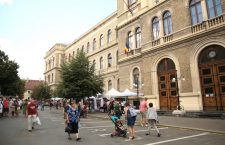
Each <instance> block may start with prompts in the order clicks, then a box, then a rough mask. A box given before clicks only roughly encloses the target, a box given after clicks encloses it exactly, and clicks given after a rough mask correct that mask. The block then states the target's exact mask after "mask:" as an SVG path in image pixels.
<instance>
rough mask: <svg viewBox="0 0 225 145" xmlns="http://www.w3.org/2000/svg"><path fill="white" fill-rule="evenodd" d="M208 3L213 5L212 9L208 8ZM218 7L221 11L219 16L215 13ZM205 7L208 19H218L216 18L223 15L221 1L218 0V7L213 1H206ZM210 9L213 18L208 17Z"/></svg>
mask: <svg viewBox="0 0 225 145" xmlns="http://www.w3.org/2000/svg"><path fill="white" fill-rule="evenodd" d="M209 1H211V3H212V5H213V6H212V7H209ZM218 6H220V9H221V12H222V13H221V14H218V12H217V10H218ZM206 7H207V13H208V18H209V19H212V18H215V17H218V16H220V15H222V14H223V9H222V4H221V0H219V5H216V2H215V0H206ZM211 8H213V14H214V16H212V17H210V9H211Z"/></svg>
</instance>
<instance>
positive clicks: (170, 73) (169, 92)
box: [157, 58, 179, 110]
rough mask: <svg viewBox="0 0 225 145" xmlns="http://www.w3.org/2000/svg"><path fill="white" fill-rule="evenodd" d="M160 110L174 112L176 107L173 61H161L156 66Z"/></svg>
mask: <svg viewBox="0 0 225 145" xmlns="http://www.w3.org/2000/svg"><path fill="white" fill-rule="evenodd" d="M157 74H158V86H159V87H158V90H159V105H160V110H174V109H176V108H177V105H178V98H177V97H178V96H177V95H178V91H179V90H178V83H177V79H176V78H177V71H176V66H175V63H174V62H173V60H171V59H170V58H164V59H162V60H161V61H160V62H159V64H158V66H157Z"/></svg>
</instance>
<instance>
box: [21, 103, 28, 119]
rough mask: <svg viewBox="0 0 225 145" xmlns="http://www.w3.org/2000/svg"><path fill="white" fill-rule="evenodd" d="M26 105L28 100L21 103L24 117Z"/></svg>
mask: <svg viewBox="0 0 225 145" xmlns="http://www.w3.org/2000/svg"><path fill="white" fill-rule="evenodd" d="M27 104H28V100H27V99H25V100H24V101H23V104H22V110H23V115H24V116H25V117H26V116H27Z"/></svg>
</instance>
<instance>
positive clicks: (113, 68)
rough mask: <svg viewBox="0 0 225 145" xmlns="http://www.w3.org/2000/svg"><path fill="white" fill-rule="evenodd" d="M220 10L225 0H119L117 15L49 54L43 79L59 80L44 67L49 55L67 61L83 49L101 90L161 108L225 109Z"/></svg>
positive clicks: (224, 17) (224, 18)
mask: <svg viewBox="0 0 225 145" xmlns="http://www.w3.org/2000/svg"><path fill="white" fill-rule="evenodd" d="M224 11H225V1H224V0H145V1H143V0H127V1H126V0H125V1H123V0H117V10H116V12H114V13H113V14H111V15H110V16H109V17H107V18H105V19H104V20H102V21H101V22H100V23H98V24H97V25H96V26H94V27H93V28H92V29H90V30H89V31H87V32H86V33H85V34H83V35H82V36H81V37H79V38H77V39H76V40H75V41H74V42H72V43H71V44H69V45H67V46H65V45H64V46H63V48H62V49H61V51H60V53H59V52H58V51H55V50H52V49H53V48H54V47H55V46H54V47H53V48H52V49H50V50H49V51H48V52H47V54H46V56H45V61H46V71H45V73H44V75H45V81H46V82H48V83H49V85H50V86H51V85H52V86H53V85H55V84H57V82H58V80H59V77H58V75H57V76H56V75H54V72H53V71H55V72H56V71H57V70H58V69H60V68H58V67H55V68H52V69H50V68H49V69H48V67H47V66H48V64H49V61H50V60H52V58H51V57H52V56H56V55H57V54H58V55H59V54H60V55H61V56H63V57H61V58H63V59H64V60H61V59H60V58H59V57H58V59H57V60H55V61H57V62H62V61H66V62H69V61H70V60H71V58H72V57H74V56H75V55H76V53H77V52H78V51H80V50H82V51H84V52H86V54H87V56H88V58H89V60H90V61H91V62H93V63H95V64H96V65H95V67H96V73H98V74H102V75H103V77H104V83H105V91H108V90H109V89H111V88H112V87H113V88H116V89H117V90H119V91H123V90H125V89H130V90H132V91H137V92H142V93H144V97H146V98H148V100H150V101H151V102H153V103H154V104H155V106H156V107H157V109H160V110H174V109H176V108H177V106H178V105H179V103H180V105H181V106H182V107H184V108H185V110H190V111H191V110H192V111H199V110H205V111H209V110H213V111H221V110H224V109H225V13H224ZM56 45H57V44H56ZM126 47H129V49H125V48H126ZM125 50H126V51H125ZM51 73H52V74H53V75H51ZM51 80H53V81H51ZM143 84H144V85H143ZM139 98H143V97H140V96H139ZM133 101H134V102H133V103H136V102H135V101H136V99H135V98H134V100H133Z"/></svg>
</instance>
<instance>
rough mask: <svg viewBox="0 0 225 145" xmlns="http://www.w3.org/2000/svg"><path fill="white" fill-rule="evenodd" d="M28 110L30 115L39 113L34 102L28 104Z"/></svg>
mask: <svg viewBox="0 0 225 145" xmlns="http://www.w3.org/2000/svg"><path fill="white" fill-rule="evenodd" d="M27 112H28V115H35V114H37V110H36V105H35V104H34V103H33V102H31V103H30V104H28V105H27Z"/></svg>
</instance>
